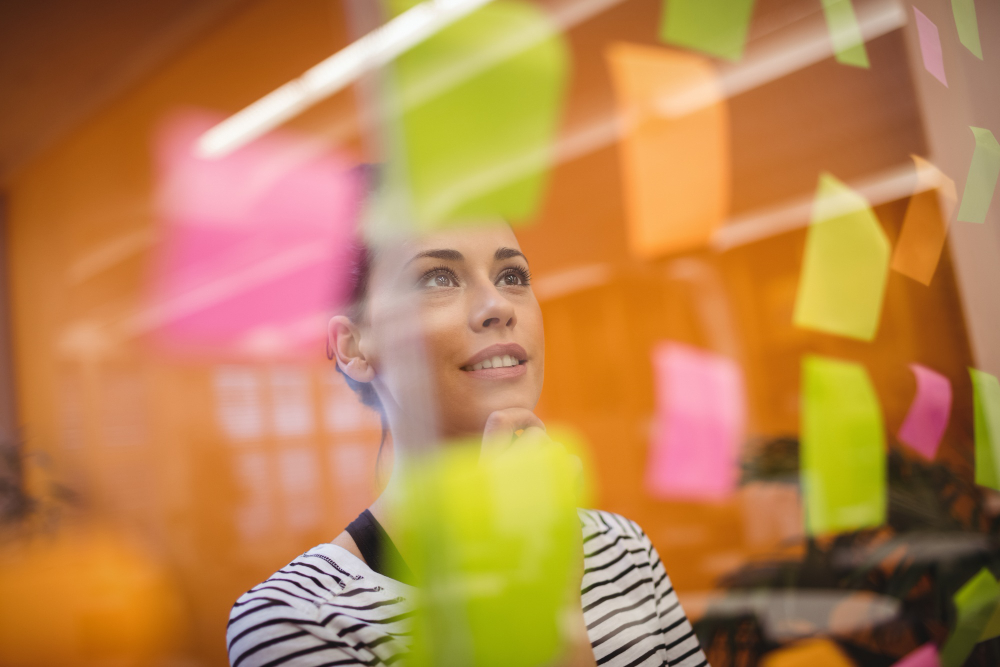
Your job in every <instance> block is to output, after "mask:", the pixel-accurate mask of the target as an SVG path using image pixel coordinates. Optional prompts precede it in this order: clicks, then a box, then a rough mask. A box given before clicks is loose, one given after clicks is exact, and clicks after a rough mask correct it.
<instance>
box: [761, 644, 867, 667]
mask: <svg viewBox="0 0 1000 667" xmlns="http://www.w3.org/2000/svg"><path fill="white" fill-rule="evenodd" d="M760 664H761V666H762V667H853V665H854V663H853V662H851V660H850V658H848V657H847V656H846V655H844V652H843V651H841V650H840V647H839V646H837V644H836V643H834V642H832V641H830V640H829V639H812V640H808V641H804V642H800V643H798V644H792V645H791V646H789V647H787V648H781V649H778V650H777V651H772V652H771V653H768V654H767V655H765V656H764V659H763V660H762V661H761V663H760Z"/></svg>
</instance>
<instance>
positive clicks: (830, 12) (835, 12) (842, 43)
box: [823, 0, 869, 69]
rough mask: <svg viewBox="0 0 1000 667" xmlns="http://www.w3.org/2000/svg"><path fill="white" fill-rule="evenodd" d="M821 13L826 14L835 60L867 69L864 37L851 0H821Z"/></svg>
mask: <svg viewBox="0 0 1000 667" xmlns="http://www.w3.org/2000/svg"><path fill="white" fill-rule="evenodd" d="M823 14H825V15H826V27H827V29H828V30H829V31H830V41H831V42H833V53H834V56H835V57H836V58H837V62H838V63H841V64H843V65H853V66H854V67H863V68H865V69H868V67H869V64H868V52H867V51H866V50H865V39H864V37H863V36H862V35H861V27H860V26H858V18H857V16H855V15H854V6H853V5H852V4H851V0H823Z"/></svg>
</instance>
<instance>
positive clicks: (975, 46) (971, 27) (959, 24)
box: [951, 0, 983, 60]
mask: <svg viewBox="0 0 1000 667" xmlns="http://www.w3.org/2000/svg"><path fill="white" fill-rule="evenodd" d="M951 13H952V14H954V16H955V27H956V28H958V39H959V41H961V42H962V44H963V45H964V46H965V48H967V49H968V50H969V51H970V52H971V53H972V55H974V56H976V57H977V58H979V59H980V60H982V59H983V47H982V45H980V43H979V23H978V21H976V3H975V0H951Z"/></svg>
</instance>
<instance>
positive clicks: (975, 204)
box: [958, 127, 1000, 223]
mask: <svg viewBox="0 0 1000 667" xmlns="http://www.w3.org/2000/svg"><path fill="white" fill-rule="evenodd" d="M969 129H970V130H972V134H974V135H975V137H976V150H975V151H973V153H972V163H971V164H970V165H969V175H968V176H967V177H966V179H965V190H964V191H963V192H962V205H961V206H960V207H959V209H958V219H959V221H960V222H979V223H982V222H986V212H987V211H989V210H990V202H991V201H993V190H994V189H995V188H996V185H997V177H998V176H1000V144H998V143H997V139H996V137H994V136H993V133H992V132H990V131H989V130H985V129H983V128H981V127H970V128H969Z"/></svg>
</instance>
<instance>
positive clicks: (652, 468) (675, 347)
mask: <svg viewBox="0 0 1000 667" xmlns="http://www.w3.org/2000/svg"><path fill="white" fill-rule="evenodd" d="M653 370H654V373H655V387H656V418H655V420H654V426H653V434H652V442H651V446H650V449H649V457H648V460H647V466H646V475H645V484H646V490H647V491H648V492H649V493H650V495H652V496H654V497H656V498H660V499H688V500H722V499H724V498H726V497H727V496H729V495H730V494H731V493H732V491H733V489H734V487H735V485H736V480H737V457H738V455H739V449H740V445H741V443H742V440H743V435H744V429H745V425H746V391H745V389H744V383H743V374H742V372H741V370H740V367H739V366H738V365H737V364H736V363H735V362H734V361H733V360H731V359H728V358H726V357H723V356H720V355H718V354H714V353H711V352H706V351H704V350H699V349H697V348H694V347H690V346H688V345H681V344H679V343H671V342H668V343H660V344H658V345H657V346H656V347H655V348H654V349H653Z"/></svg>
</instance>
